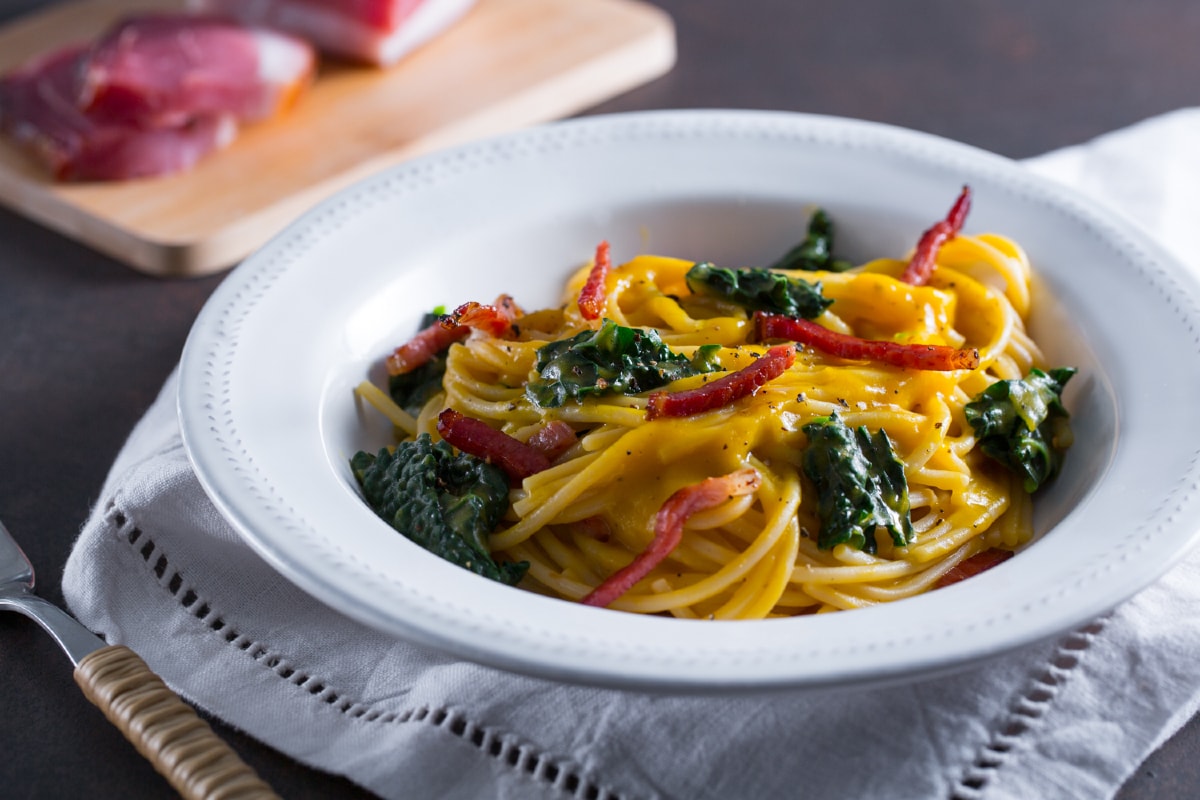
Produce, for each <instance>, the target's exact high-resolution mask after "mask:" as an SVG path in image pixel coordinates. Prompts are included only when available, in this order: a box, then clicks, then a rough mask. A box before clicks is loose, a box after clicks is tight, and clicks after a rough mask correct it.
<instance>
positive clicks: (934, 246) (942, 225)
mask: <svg viewBox="0 0 1200 800" xmlns="http://www.w3.org/2000/svg"><path fill="white" fill-rule="evenodd" d="M970 210H971V187H970V186H964V187H963V188H962V192H961V193H960V194H959V195H958V199H957V200H955V201H954V205H953V206H951V207H950V213H948V214H947V215H946V218H945V219H942V220H938V221H937V222H935V223H933V225H932V226H931V227H930V228H929V229H928V230H926V231H925V233H923V234H921V239H920V241H918V242H917V249H916V251H915V252H914V253H913V256H912V259H910V260H909V262H908V267H907V268H905V270H904V274H903V275H901V276H900V280H902V281H904V282H905V283H911V284H912V285H913V286H923V285H924V284H925V283H926V282H927V281H928V280H929V276H930V275H932V274H933V268H934V266H935V265H936V263H937V254H938V250H940V249H941V248H942V245H944V244H945V243H946V242H948V241H950V240H951V239H953V238H954V237H955V236H957V235H958V232H959V231H961V230H962V226H963V223H964V222H966V221H967V213H968V212H969V211H970Z"/></svg>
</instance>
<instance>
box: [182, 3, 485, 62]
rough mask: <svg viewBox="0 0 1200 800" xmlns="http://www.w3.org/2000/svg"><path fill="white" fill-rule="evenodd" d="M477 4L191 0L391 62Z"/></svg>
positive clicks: (332, 48)
mask: <svg viewBox="0 0 1200 800" xmlns="http://www.w3.org/2000/svg"><path fill="white" fill-rule="evenodd" d="M474 3H475V0H189V6H190V7H191V8H193V9H196V10H200V11H206V12H212V13H218V14H226V15H229V16H231V17H233V18H235V19H238V20H241V21H242V22H245V23H248V24H252V25H262V26H265V27H269V28H277V29H279V30H283V31H287V32H289V33H292V34H295V35H296V36H300V37H302V38H304V39H307V40H308V41H310V42H312V43H313V44H315V45H316V46H317V47H318V48H319V49H320V50H323V51H325V52H327V53H331V54H333V55H339V56H343V57H346V58H350V59H354V60H357V61H365V62H367V63H370V64H378V65H381V66H383V65H388V64H394V63H396V62H397V61H398V60H400V58H402V57H403V56H405V55H407V54H408V53H409V52H411V51H412V50H414V49H416V48H417V47H419V46H420V45H422V44H424V43H425V42H427V41H429V40H430V39H432V38H433V37H434V36H436V35H438V34H439V33H441V32H442V31H443V30H445V29H446V28H448V27H449V26H450V25H451V24H453V23H454V22H455V21H457V20H458V19H459V18H460V17H461V16H462V15H463V14H465V13H466V12H467V10H468V9H469V8H470V7H471V6H472V5H474Z"/></svg>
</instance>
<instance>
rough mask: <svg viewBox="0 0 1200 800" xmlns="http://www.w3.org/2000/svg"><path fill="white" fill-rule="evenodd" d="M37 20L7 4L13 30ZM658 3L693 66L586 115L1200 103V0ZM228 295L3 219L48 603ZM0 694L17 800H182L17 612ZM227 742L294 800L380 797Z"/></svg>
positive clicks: (15, 467) (4, 629) (1091, 119)
mask: <svg viewBox="0 0 1200 800" xmlns="http://www.w3.org/2000/svg"><path fill="white" fill-rule="evenodd" d="M579 1H580V2H582V0H579ZM39 5H42V3H38V2H36V1H35V0H0V23H3V22H4V21H7V20H9V19H12V18H15V17H16V16H18V15H19V14H22V13H24V12H27V11H30V10H33V9H35V8H36V7H38V6H39ZM658 5H660V6H662V7H663V8H665V9H666V10H667V11H669V12H670V13H671V14H672V15H673V16H674V19H675V21H676V24H677V27H678V46H679V60H678V64H677V66H676V68H675V69H674V70H673V71H672V72H671V73H670V74H668V75H666V76H665V77H663V78H661V79H659V80H656V81H654V82H653V83H651V84H648V85H646V86H644V87H642V88H639V89H637V90H635V91H633V92H630V93H628V94H625V95H623V96H621V97H619V98H616V99H614V100H612V101H610V102H608V103H605V104H604V105H603V106H601V107H598V108H595V109H592V110H590V111H589V112H588V113H600V112H614V111H628V110H640V109H653V108H683V107H730V108H769V109H785V110H796V111H807V112H818V113H826V114H836V115H842V116H850V117H858V118H865V119H870V120H877V121H882V122H888V123H894V124H897V125H902V126H906V127H910V128H916V129H920V130H923V131H928V132H932V133H936V134H941V135H944V136H948V137H951V138H954V139H959V140H962V141H965V142H968V143H971V144H974V145H978V146H980V147H984V148H987V149H989V150H993V151H996V152H999V153H1001V154H1003V155H1006V156H1011V157H1016V158H1019V157H1024V156H1030V155H1034V154H1037V153H1041V152H1044V151H1047V150H1050V149H1053V148H1056V147H1060V146H1063V145H1069V144H1073V143H1077V142H1081V141H1084V140H1087V139H1089V138H1090V137H1093V136H1095V135H1098V134H1101V133H1104V132H1105V131H1109V130H1112V129H1115V128H1119V127H1122V126H1125V125H1128V124H1130V123H1133V122H1135V121H1137V120H1140V119H1143V118H1145V117H1148V116H1151V115H1154V114H1158V113H1161V112H1165V111H1169V110H1172V109H1176V108H1181V107H1184V106H1189V105H1193V104H1197V102H1198V101H1200V82H1198V81H1197V77H1198V76H1200V47H1197V46H1196V42H1197V41H1200V4H1196V3H1194V2H1192V0H1144V1H1143V2H1140V3H1131V2H1128V0H1089V1H1088V2H1086V3H1084V2H1075V3H1067V2H1046V0H1007V2H993V3H985V2H981V1H980V0H971V2H962V1H961V0H908V1H907V2H895V0H858V1H857V2H846V3H834V2H806V0H742V2H732V1H731V0H660V2H659V3H658ZM221 277H222V276H220V275H217V276H213V277H208V278H203V279H196V280H175V281H164V280H160V279H154V278H149V277H145V276H143V275H141V274H139V273H137V272H134V271H132V270H130V269H129V268H127V267H125V266H123V265H121V264H119V263H116V262H114V261H112V260H111V259H109V258H107V257H105V256H102V255H99V254H97V253H95V252H93V251H91V250H88V249H86V248H84V247H82V246H80V245H77V244H75V243H73V242H71V241H68V240H67V239H64V238H62V237H61V236H59V235H56V234H54V233H51V232H49V231H47V230H45V229H43V228H41V227H39V226H38V225H36V224H33V223H31V222H28V221H26V220H25V219H24V218H22V217H21V216H19V215H18V214H15V213H12V212H10V211H6V210H3V209H0V412H2V414H3V416H2V417H0V420H2V421H0V519H3V521H4V523H5V524H6V525H7V526H8V527H9V528H10V530H11V531H12V532H13V533H14V534H15V535H16V536H17V537H18V538H19V539H20V541H21V542H22V544H23V545H24V547H25V549H26V551H27V553H28V555H29V557H30V558H31V560H32V561H33V562H34V564H35V566H36V567H37V569H38V571H39V574H40V582H39V587H40V588H39V591H40V593H41V594H42V595H43V596H45V597H46V598H48V599H50V600H52V601H55V602H61V601H62V593H61V591H60V589H59V585H58V584H59V579H60V576H61V574H62V568H63V564H64V562H65V561H66V558H67V554H68V552H69V551H70V548H71V545H72V542H73V540H74V538H75V536H76V534H77V532H78V530H79V527H80V525H81V524H82V522H83V521H84V519H85V517H86V516H87V514H88V511H89V508H90V506H91V504H92V503H93V502H95V500H96V497H97V494H98V493H99V490H100V486H101V482H102V480H103V478H104V476H105V473H106V471H107V469H108V467H109V465H110V464H111V463H112V461H113V458H114V457H115V456H116V454H117V451H118V449H119V448H120V447H121V444H122V442H123V441H124V439H125V437H126V435H127V434H128V432H129V431H130V429H131V428H132V426H133V424H134V423H135V422H136V421H137V419H138V418H139V416H140V415H141V414H142V412H143V411H144V410H145V409H146V408H147V406H148V405H149V404H150V403H151V401H152V400H153V399H154V397H155V395H156V393H157V392H158V390H159V388H160V386H161V385H162V383H163V381H164V379H165V378H166V377H167V375H168V373H169V372H170V371H171V369H172V367H173V366H174V365H175V363H176V361H177V360H178V358H179V354H180V350H181V348H182V345H183V342H184V338H185V336H186V335H187V332H188V329H189V327H190V325H191V324H192V321H193V319H194V318H195V316H196V314H197V312H198V311H199V310H200V307H201V305H202V304H203V303H204V301H205V299H206V298H207V297H208V296H209V294H210V293H211V292H212V290H213V289H214V288H215V287H216V286H217V284H218V283H219V282H220V281H221ZM0 676H2V680H0V709H2V710H0V787H2V788H0V795H3V796H5V797H21V798H64V797H84V796H96V797H139V798H142V797H145V798H152V797H170V796H172V792H171V790H170V789H169V787H168V786H167V785H166V784H165V783H164V782H163V781H162V780H161V779H160V778H159V777H158V776H157V775H156V774H155V772H154V771H153V770H152V769H151V768H150V767H149V766H148V765H147V764H146V763H145V762H144V761H142V760H141V759H140V758H139V757H138V756H137V754H136V753H135V752H134V750H133V748H132V747H131V746H129V745H128V744H127V743H126V742H125V741H124V739H122V738H121V736H120V735H119V734H118V733H117V732H116V730H115V729H113V728H111V727H109V725H108V724H107V723H106V722H105V721H104V719H103V717H102V716H101V715H100V713H99V712H98V711H97V710H96V709H94V708H93V707H92V706H91V705H89V704H88V703H87V701H86V700H84V699H83V697H82V696H81V695H80V694H79V692H78V690H77V688H76V687H75V684H74V682H73V680H72V677H71V669H70V665H69V662H68V661H67V660H66V658H65V657H64V656H63V655H62V654H61V653H60V652H59V651H58V650H57V649H56V648H55V646H54V645H53V644H52V643H51V641H50V639H49V638H48V637H47V636H45V635H44V634H42V633H41V632H40V630H39V629H37V628H36V627H35V626H34V625H33V624H31V623H29V622H27V621H26V620H25V619H24V618H21V617H18V616H16V615H12V614H4V615H0ZM1113 688H1114V691H1120V687H1113ZM216 727H217V729H218V732H219V733H220V734H221V735H223V736H224V737H225V738H226V739H227V740H228V741H230V742H231V744H232V745H233V746H234V747H235V748H236V749H237V750H238V751H239V752H240V753H241V754H242V756H243V757H244V758H245V759H246V760H247V761H248V762H249V763H250V764H251V765H252V766H253V767H254V768H256V769H257V770H258V771H259V772H260V773H261V774H262V775H263V776H264V777H265V778H266V779H267V780H268V782H270V783H272V784H273V785H274V786H275V787H276V788H277V790H278V791H280V793H281V794H283V795H284V796H285V797H324V798H357V797H365V796H367V795H366V794H365V793H364V792H362V791H360V790H359V789H357V788H355V787H354V786H352V785H350V784H349V783H347V782H346V781H344V780H341V779H339V778H336V777H332V776H328V775H324V774H319V773H316V772H313V771H311V770H308V769H306V768H304V767H302V766H299V765H298V764H296V763H294V762H292V761H291V760H289V759H288V758H286V757H283V756H280V755H278V754H277V753H275V752H273V751H271V750H269V749H268V748H266V747H264V746H262V745H260V744H258V743H257V742H255V741H253V740H250V739H248V738H247V737H245V736H242V735H239V734H238V733H237V732H235V731H231V730H229V729H227V728H224V727H223V726H221V725H219V724H218V725H217V726H216ZM1198 751H1200V721H1198V720H1193V721H1192V722H1191V723H1190V724H1188V725H1187V726H1185V727H1184V728H1183V730H1182V731H1181V732H1180V733H1178V734H1177V735H1176V736H1175V737H1174V738H1172V739H1171V740H1170V741H1168V742H1167V743H1166V744H1165V745H1164V746H1163V747H1162V748H1161V749H1160V750H1159V751H1158V752H1156V753H1155V754H1153V755H1152V756H1151V757H1150V758H1149V759H1148V760H1147V761H1146V762H1145V764H1143V765H1142V766H1141V768H1139V769H1138V770H1137V771H1136V773H1135V774H1134V775H1133V776H1132V777H1131V778H1130V779H1129V781H1128V782H1127V784H1126V785H1125V786H1124V787H1123V788H1122V790H1121V792H1120V794H1119V797H1120V798H1122V800H1134V798H1152V797H1153V798H1158V797H1197V796H1200V759H1197V758H1196V757H1195V753H1197V752H1198ZM813 788H814V791H815V792H816V794H821V792H820V791H819V790H816V787H813Z"/></svg>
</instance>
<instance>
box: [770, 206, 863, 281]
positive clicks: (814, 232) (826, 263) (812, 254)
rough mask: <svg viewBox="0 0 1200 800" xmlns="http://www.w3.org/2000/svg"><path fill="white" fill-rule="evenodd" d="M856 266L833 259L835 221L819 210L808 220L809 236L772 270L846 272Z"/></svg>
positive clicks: (783, 257) (776, 263) (788, 252)
mask: <svg viewBox="0 0 1200 800" xmlns="http://www.w3.org/2000/svg"><path fill="white" fill-rule="evenodd" d="M853 266H854V265H853V264H851V263H850V262H849V261H845V260H842V259H840V258H834V257H833V220H831V219H829V215H828V214H826V213H825V210H824V209H822V208H818V209H817V210H816V211H814V212H813V215H812V217H811V218H810V219H809V220H808V235H807V236H805V237H804V241H802V242H800V244H798V245H796V246H795V247H793V248H792V249H791V250H788V251H787V252H786V253H784V254H783V255H782V256H780V257H779V260H778V261H776V262H775V263H774V264H772V265H771V266H770V269H791V270H797V269H799V270H805V271H806V272H817V271H819V270H825V271H828V272H845V271H846V270H848V269H850V268H851V267H853Z"/></svg>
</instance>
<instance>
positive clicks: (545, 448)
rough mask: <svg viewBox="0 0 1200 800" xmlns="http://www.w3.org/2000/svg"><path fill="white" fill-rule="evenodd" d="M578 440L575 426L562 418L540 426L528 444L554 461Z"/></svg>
mask: <svg viewBox="0 0 1200 800" xmlns="http://www.w3.org/2000/svg"><path fill="white" fill-rule="evenodd" d="M577 441H579V440H578V439H577V438H576V437H575V429H574V428H572V427H571V426H570V425H568V424H567V423H565V422H563V421H562V420H561V419H553V420H550V421H549V422H547V423H546V424H545V425H543V426H542V427H540V428H538V429H537V431H535V432H534V434H533V436H530V437H529V441H528V442H526V444H528V445H529V446H530V447H532V448H533V449H534V450H537V451H539V452H541V453H542V454H543V455H544V456H546V458H548V459H550V460H551V461H553V460H554V459H556V458H558V457H559V456H561V455H562V454H563V453H565V452H567V450H569V449H570V448H571V446H572V445H573V444H575V442H577Z"/></svg>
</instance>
